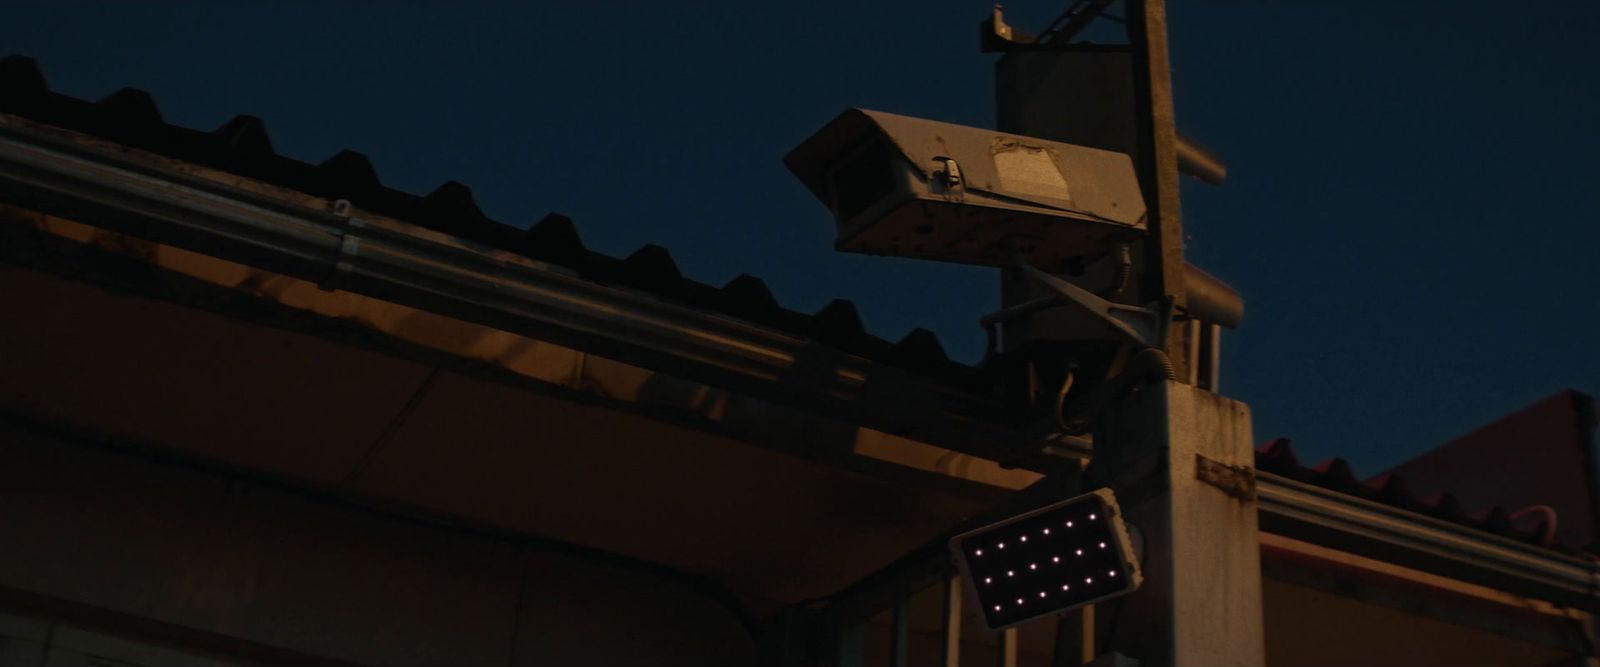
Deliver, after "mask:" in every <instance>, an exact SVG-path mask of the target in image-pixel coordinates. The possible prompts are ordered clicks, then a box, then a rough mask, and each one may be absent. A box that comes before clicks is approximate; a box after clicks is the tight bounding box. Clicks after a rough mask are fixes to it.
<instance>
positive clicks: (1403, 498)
mask: <svg viewBox="0 0 1600 667" xmlns="http://www.w3.org/2000/svg"><path fill="white" fill-rule="evenodd" d="M1256 469H1257V470H1260V471H1263V472H1268V473H1272V474H1274V475H1279V476H1281V477H1287V478H1289V479H1292V480H1295V481H1297V482H1303V483H1306V484H1312V485H1315V486H1319V487H1322V488H1324V489H1329V490H1332V491H1337V492H1339V493H1343V494H1346V495H1351V496H1355V497H1357V498H1362V499H1364V500H1370V501H1373V502H1376V503H1382V504H1384V505H1389V506H1391V507H1398V508H1400V509H1403V510H1408V511H1411V512H1416V513H1418V514H1424V515H1427V516H1431V517H1433V518H1435V519H1441V520H1444V521H1449V522H1451V523H1455V524H1460V525H1464V526H1470V527H1473V528H1477V529H1479V530H1483V531H1486V532H1490V533H1494V534H1496V535H1500V536H1503V537H1509V538H1512V539H1515V540H1518V541H1522V542H1527V543H1530V544H1540V545H1543V546H1548V547H1557V548H1561V549H1563V550H1569V551H1571V550H1577V549H1579V548H1580V547H1581V546H1582V545H1571V544H1546V543H1545V542H1544V535H1545V528H1546V526H1545V523H1544V522H1543V521H1539V522H1538V523H1537V524H1535V525H1532V526H1531V527H1527V528H1518V527H1517V526H1516V525H1513V524H1512V522H1511V517H1510V514H1509V512H1507V510H1506V509H1505V508H1503V507H1489V508H1471V509H1468V508H1465V507H1462V505H1461V501H1460V500H1459V499H1458V498H1457V497H1456V495H1455V494H1453V493H1450V492H1443V493H1438V494H1435V495H1432V496H1429V497H1419V496H1417V495H1416V494H1415V493H1413V492H1412V491H1411V489H1410V488H1409V486H1408V485H1407V484H1406V480H1405V477H1403V476H1401V475H1397V474H1386V475H1381V476H1379V477H1376V478H1373V479H1371V480H1368V481H1366V482H1362V481H1361V480H1360V478H1358V477H1357V476H1356V474H1355V471H1354V470H1353V469H1351V467H1350V462H1348V461H1346V460H1344V459H1342V458H1337V457H1335V458H1331V459H1328V460H1326V461H1323V462H1321V463H1318V464H1316V465H1314V466H1306V465H1303V464H1301V463H1300V459H1299V457H1297V456H1295V453H1294V448H1293V447H1292V446H1291V445H1290V443H1289V439H1288V438H1278V439H1276V440H1273V441H1271V442H1268V443H1267V444H1265V445H1262V446H1261V447H1260V448H1259V449H1257V450H1256ZM1514 509H1515V508H1514Z"/></svg>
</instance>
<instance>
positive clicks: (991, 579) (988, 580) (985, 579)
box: [983, 577, 994, 584]
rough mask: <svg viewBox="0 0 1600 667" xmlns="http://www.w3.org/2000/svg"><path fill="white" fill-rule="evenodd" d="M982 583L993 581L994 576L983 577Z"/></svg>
mask: <svg viewBox="0 0 1600 667" xmlns="http://www.w3.org/2000/svg"><path fill="white" fill-rule="evenodd" d="M983 583H986V584H992V583H994V577H984V578H983Z"/></svg>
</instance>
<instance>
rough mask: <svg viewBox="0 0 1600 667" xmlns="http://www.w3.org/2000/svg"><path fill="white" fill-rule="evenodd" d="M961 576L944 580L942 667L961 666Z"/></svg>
mask: <svg viewBox="0 0 1600 667" xmlns="http://www.w3.org/2000/svg"><path fill="white" fill-rule="evenodd" d="M961 611H962V609H961V577H950V578H948V579H945V580H944V656H943V657H944V660H943V661H942V663H941V664H943V665H944V667H961Z"/></svg>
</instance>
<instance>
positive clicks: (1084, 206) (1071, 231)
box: [784, 109, 1145, 269]
mask: <svg viewBox="0 0 1600 667" xmlns="http://www.w3.org/2000/svg"><path fill="white" fill-rule="evenodd" d="M784 163H785V164H786V165H787V166H788V167H789V171H791V172H793V173H794V175H795V176H796V177H798V178H799V179H800V181H801V182H803V183H805V185H806V187H807V188H809V189H810V190H811V192H812V194H814V195H815V196H816V197H817V198H818V199H819V200H821V201H822V202H823V203H824V204H826V205H827V206H828V208H829V209H830V210H831V211H832V212H833V215H834V218H835V220H836V221H837V224H838V239H837V241H836V242H835V247H837V248H838V249H839V250H842V251H846V252H859V253H866V254H873V255H893V256H899V257H914V258H919V259H929V260H935V261H942V262H955V263H960V264H976V265H982V266H1009V265H1011V260H1009V259H1008V258H1007V256H1006V253H1004V252H1001V250H1002V249H1006V250H1010V251H1014V252H1020V253H1021V255H1022V256H1023V258H1025V259H1026V261H1027V262H1028V263H1029V264H1032V265H1034V266H1038V267H1042V268H1046V269H1054V268H1055V267H1059V266H1061V265H1062V264H1063V263H1065V262H1066V261H1067V260H1070V259H1072V258H1077V257H1091V256H1097V255H1100V254H1102V253H1104V252H1106V250H1107V249H1109V248H1110V247H1112V246H1113V245H1115V244H1117V243H1121V242H1127V241H1131V240H1134V239H1137V238H1139V237H1141V236H1143V234H1144V232H1145V204H1144V197H1143V196H1142V195H1141V193H1140V190H1139V179H1138V176H1137V174H1136V173H1135V172H1134V168H1133V161H1132V159H1131V158H1129V157H1128V156H1127V155H1124V154H1122V153H1115V152H1112V151H1105V150H1100V149H1096V148H1089V147H1086V146H1077V145H1073V144H1064V143H1059V142H1054V141H1046V140H1043V139H1035V138H1031V137H1024V136H1019V135H1014V134H1007V133H1004V132H996V131H993V130H985V129H981V128H975V127H966V126H962V125H953V124H950V123H940V122H936V121H930V120H923V119H920V118H910V117H907V116H899V115H895V114H890V113H884V112H881V111H868V110H865V109H850V110H847V111H845V112H844V113H842V114H840V115H839V116H838V117H837V118H834V119H833V120H832V121H831V122H829V123H828V124H827V125H826V126H824V127H823V128H822V129H821V130H819V131H818V132H817V133H816V134H814V135H812V136H811V137H810V138H809V139H807V140H806V141H805V142H804V143H802V144H800V145H799V146H798V147H796V148H795V149H794V150H793V151H790V153H789V155H788V156H787V157H785V158H784Z"/></svg>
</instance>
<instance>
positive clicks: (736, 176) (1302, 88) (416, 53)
mask: <svg viewBox="0 0 1600 667" xmlns="http://www.w3.org/2000/svg"><path fill="white" fill-rule="evenodd" d="M1065 4H1067V3H1066V2H1065V0H1050V1H1030V2H1015V3H1012V4H1011V5H1009V6H1008V15H1009V16H1010V17H1011V19H1012V22H1013V23H1015V24H1017V25H1019V26H1021V27H1025V28H1029V29H1034V30H1037V29H1038V28H1039V27H1041V26H1042V25H1043V24H1044V23H1045V22H1047V21H1048V19H1049V18H1051V17H1052V16H1053V15H1054V14H1055V13H1056V12H1057V11H1059V10H1060V8H1062V7H1063V6H1064V5H1065ZM1174 4H1175V5H1177V6H1176V7H1174V8H1173V10H1172V17H1171V22H1172V27H1173V37H1172V39H1173V56H1174V70H1175V74H1174V77H1175V80H1176V85H1177V95H1178V96H1177V110H1178V118H1179V125H1180V127H1182V128H1183V129H1184V131H1185V132H1186V133H1188V134H1190V135H1191V136H1194V137H1196V138H1197V139H1199V140H1201V141H1202V142H1203V143H1205V144H1207V145H1209V146H1210V147H1212V148H1213V149H1214V150H1215V151H1216V152H1218V153H1219V154H1221V155H1222V156H1224V158H1225V159H1226V160H1227V162H1228V164H1229V166H1230V169H1231V171H1230V179H1231V180H1230V181H1229V183H1228V184H1227V185H1226V186H1225V187H1222V188H1220V189H1218V188H1207V187H1205V186H1201V185H1197V184H1190V185H1187V186H1185V197H1186V199H1185V201H1184V217H1185V227H1186V232H1187V234H1188V236H1189V237H1190V240H1189V253H1190V258H1191V259H1192V260H1193V261H1194V262H1195V263H1197V264H1199V265H1201V266H1203V267H1205V268H1206V269H1208V270H1209V271H1211V272H1212V273H1214V274H1216V275H1217V276H1219V277H1221V278H1223V279H1224V280H1227V281H1229V282H1231V283H1232V284H1233V285H1234V286H1235V287H1237V288H1238V289H1239V291H1240V292H1242V293H1243V294H1244V296H1245V298H1246V300H1247V302H1248V311H1247V314H1246V323H1245V326H1244V328H1243V330H1241V331H1239V332H1237V333H1235V334H1233V335H1231V336H1228V337H1226V339H1225V343H1226V345H1225V360H1226V365H1225V367H1224V372H1223V377H1222V384H1223V388H1224V392H1225V393H1227V394H1230V395H1232V396H1234V397H1237V398H1240V399H1242V400H1245V401H1247V402H1249V403H1250V405H1251V407H1252V408H1253V410H1254V413H1255V425H1256V435H1257V439H1258V440H1260V441H1265V440H1266V439H1268V438H1271V437H1273V436H1278V435H1286V436H1290V437H1292V438H1294V439H1295V441H1296V443H1297V448H1298V449H1300V451H1301V452H1302V457H1303V458H1308V459H1317V458H1321V457H1324V456H1332V455H1343V456H1346V457H1348V458H1350V459H1351V460H1352V462H1354V463H1355V464H1356V466H1357V469H1358V472H1360V473H1363V474H1370V473H1374V472H1377V471H1378V470H1379V469H1381V468H1382V467H1384V466H1386V465H1388V464H1390V463H1393V462H1396V461H1398V460H1400V459H1402V458H1405V457H1408V456H1411V455H1413V454H1415V453H1417V452H1419V451H1421V450H1423V449H1425V448H1427V447H1429V446H1432V445H1434V444H1437V443H1440V442H1442V441H1444V440H1447V439H1449V438H1451V437H1453V436H1456V435H1459V434H1461V433H1463V432H1465V431H1467V430H1470V429H1471V428H1473V427H1474V426H1476V425H1478V424H1481V423H1483V422H1486V421H1489V420H1491V419H1493V418H1494V417H1496V416H1499V415H1501V414H1504V413H1506V412H1509V411H1511V410H1513V409H1515V408H1517V407H1520V406H1521V405H1523V404H1526V403H1529V402H1532V401H1534V400H1536V399H1538V398H1540V397H1542V396H1544V395H1546V394H1549V393H1552V392H1554V391H1556V390H1558V389H1561V388H1564V387H1576V388H1578V389H1580V390H1583V391H1586V392H1589V393H1591V394H1592V393H1595V392H1596V391H1597V390H1600V351H1597V350H1596V344H1597V342H1600V335H1597V330H1600V308H1597V306H1600V298H1597V294H1596V288H1597V287H1600V269H1597V268H1596V262H1595V259H1596V255H1597V248H1600V167H1597V163H1596V156H1597V155H1600V129H1597V123H1596V119H1600V75H1597V74H1596V70H1597V65H1600V56H1597V55H1596V53H1597V51H1596V50H1595V48H1594V43H1595V41H1596V40H1597V39H1600V3H1594V2H1580V1H1577V0H1573V1H1571V2H1566V3H1525V4H1518V3H1511V4H1507V3H1504V2H1450V3H1446V2H1442V1H1441V2H1422V1H1420V0H1417V1H1398V2H1388V3H1358V2H1333V1H1331V0H1329V1H1321V2H1309V1H1308V2H1292V3H1291V2H1266V1H1261V2H1244V1H1231V2H1204V3H1202V2H1183V1H1179V2H1175V3H1174ZM1508 7H1511V8H1515V9H1516V11H1515V12H1514V13H1506V12H1507V8H1508ZM987 11H988V5H987V4H986V3H984V2H982V1H977V0H959V1H956V0H941V1H938V2H932V1H928V0H919V1H905V2H894V3H890V2H874V3H863V5H862V6H857V4H856V3H850V2H816V1H810V2H791V3H766V2H718V3H677V2H669V3H645V2H594V3H568V4H566V5H562V6H549V5H543V4H538V5H534V4H527V5H525V4H522V3H503V4H489V3H465V2H436V3H431V4H423V3H379V2H359V3H337V2H317V3H311V2H305V3H278V2H260V3H229V2H211V3H201V2H185V3H178V2H173V3H129V2H112V3H103V4H97V3H58V2H50V3H13V4H11V5H9V6H8V7H7V8H6V10H5V12H4V14H5V17H6V20H5V21H4V22H0V52H12V53H23V54H27V55H31V56H34V57H36V58H38V59H39V60H40V62H41V64H42V65H43V67H44V69H45V75H46V76H47V77H48V79H49V80H50V82H51V84H52V85H53V86H54V87H55V88H56V89H57V90H60V91H63V92H66V93H69V94H73V95H77V96H80V97H88V98H99V97H101V96H104V95H106V94H109V93H111V92H112V91H114V90H116V89H117V88H120V87H123V86H136V87H140V88H144V89H146V90H148V91H150V92H151V93H152V94H154V95H155V97H156V99H157V101H158V103H159V104H160V105H161V110H162V112H163V114H164V115H165V117H166V119H167V120H168V121H169V122H174V123H178V124H182V125H190V126H195V127H200V128H211V127H215V126H217V125H219V124H221V123H222V122H224V121H225V120H227V119H228V118H229V117H231V116H232V115H234V114H238V113H248V114H253V115H257V116H260V117H262V118H263V119H265V120H266V123H267V127H268V129H269V131H271V133H272V138H273V141H274V143H275V145H276V147H277V149H278V150H279V151H280V152H282V153H285V154H288V155H290V156H293V157H296V158H299V159H303V160H307V161H311V162H318V161H321V160H322V159H324V158H326V157H328V156H329V155H332V154H333V153H335V152H337V151H338V150H340V149H342V148H351V149H354V150H358V151H362V152H365V153H367V154H368V155H370V156H371V157H372V158H373V160H374V162H375V163H376V165H377V167H378V171H379V174H380V176H381V177H382V178H383V180H384V182H385V183H386V184H388V185H390V186H392V187H397V188H401V189H406V190H412V191H416V192H427V191H429V190H432V189H433V188H434V187H435V186H437V185H438V184H439V183H441V182H443V181H446V180H451V179H454V180H459V181H462V182H464V183H467V184H468V185H471V186H472V187H473V188H474V189H475V191H476V192H477V195H478V199H479V202H480V204H481V206H482V207H483V209H484V210H485V211H487V212H488V213H489V214H490V216H491V217H494V218H496V219H498V220H501V221H504V222H508V223H512V224H518V225H527V224H531V223H532V222H533V221H536V220H538V219H539V218H540V217H542V216H543V215H544V214H545V213H547V212H550V211H559V212H562V213H564V214H566V215H569V216H571V217H572V218H573V219H575V220H576V221H577V223H578V225H579V229H580V231H581V233H582V234H583V237H584V241H585V243H587V244H588V245H589V246H590V247H592V248H596V249H598V250H601V251H604V252H608V253H612V254H616V255H626V254H628V253H630V252H632V251H633V250H634V249H635V248H637V247H638V246H640V245H642V244H645V243H660V244H662V245H665V246H667V247H668V248H670V249H671V250H672V252H673V254H674V255H675V256H676V258H677V260H678V263H679V265H680V267H681V268H682V269H683V271H684V273H686V274H687V275H689V276H690V277H692V278H696V279H699V280H702V281H705V282H710V283H713V284H720V283H722V282H724V281H726V280H728V279H729V278H731V277H733V276H735V275H738V274H740V273H752V274H756V275H759V276H762V277H763V278H765V279H766V280H767V281H768V283H769V284H770V285H771V286H772V287H773V289H774V290H775V291H776V293H777V294H778V296H779V298H780V299H781V300H782V301H783V302H784V303H785V304H787V305H789V306H790V307H793V308H796V309H799V310H805V311H812V310H816V309H818V308H821V307H822V306H823V305H824V304H826V303H827V302H828V301H829V300H830V299H832V298H835V297H843V298H849V299H853V300H855V301H856V303H857V304H858V305H859V307H860V309H861V312H862V314H863V316H864V318H865V320H866V322H867V325H868V327H869V328H870V329H872V330H873V331H874V332H876V333H878V334H880V335H882V336H884V337H887V338H890V339H895V338H898V337H899V336H900V335H902V334H903V333H904V332H905V331H907V330H909V329H911V328H913V327H916V326H924V327H927V328H930V329H933V330H935V331H936V332H938V333H939V334H940V335H941V337H942V338H943V340H944V342H945V345H946V347H947V349H949V351H950V352H951V354H952V355H953V356H956V357H958V358H965V359H968V360H975V359H976V358H977V357H978V356H979V355H980V352H981V345H982V336H981V331H980V329H979V328H978V327H977V325H976V323H975V322H976V319H977V318H978V317H979V316H980V315H982V314H983V313H985V312H987V311H988V310H991V309H992V308H994V307H995V306H996V303H997V301H998V298H997V294H996V292H997V287H996V280H997V279H996V277H995V276H994V275H993V272H992V271H991V270H987V269H977V268H970V267H957V266H949V265H940V264H933V263H923V262H915V261H910V260H895V259H886V258H878V257H864V256H855V255H844V254H840V253H836V252H834V251H833V250H832V233H833V231H832V225H831V220H830V219H829V218H828V216H827V214H826V212H825V211H824V210H823V208H822V207H821V206H820V205H819V204H817V203H816V202H814V201H813V200H812V199H811V197H810V195H809V194H807V192H806V191H805V190H804V188H802V187H801V186H800V185H799V184H798V183H797V182H796V181H795V180H794V179H793V178H792V177H791V176H790V175H789V174H788V172H787V171H786V170H785V169H784V168H783V166H782V163H781V158H782V156H783V154H784V153H785V152H786V151H787V150H788V149H789V148H790V147H792V146H793V145H794V144H796V143H798V142H799V141H800V140H802V139H804V138H805V137H806V136H808V135H809V134H810V133H811V132H812V131H813V130H814V129H816V128H818V127H820V126H821V125H822V124H823V123H824V122H826V121H827V120H828V119H830V118H831V117H833V116H834V115H835V114H837V113H838V112H839V111H840V110H842V109H844V108H846V107H852V106H862V107H869V108H876V109H882V110H886V111H893V112H898V113H904V114H909V115H916V116H922V117H927V118H933V119H938V120H944V121H950V122H956V123H963V124H970V125H985V126H988V125H992V123H993V115H994V112H993V94H992V88H991V85H992V78H991V73H992V62H993V61H992V58H993V57H992V56H983V55H980V54H978V53H977V52H976V47H975V44H974V42H975V33H976V28H975V25H976V23H977V21H979V20H980V19H982V18H983V17H984V16H985V15H986V13H987Z"/></svg>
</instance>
